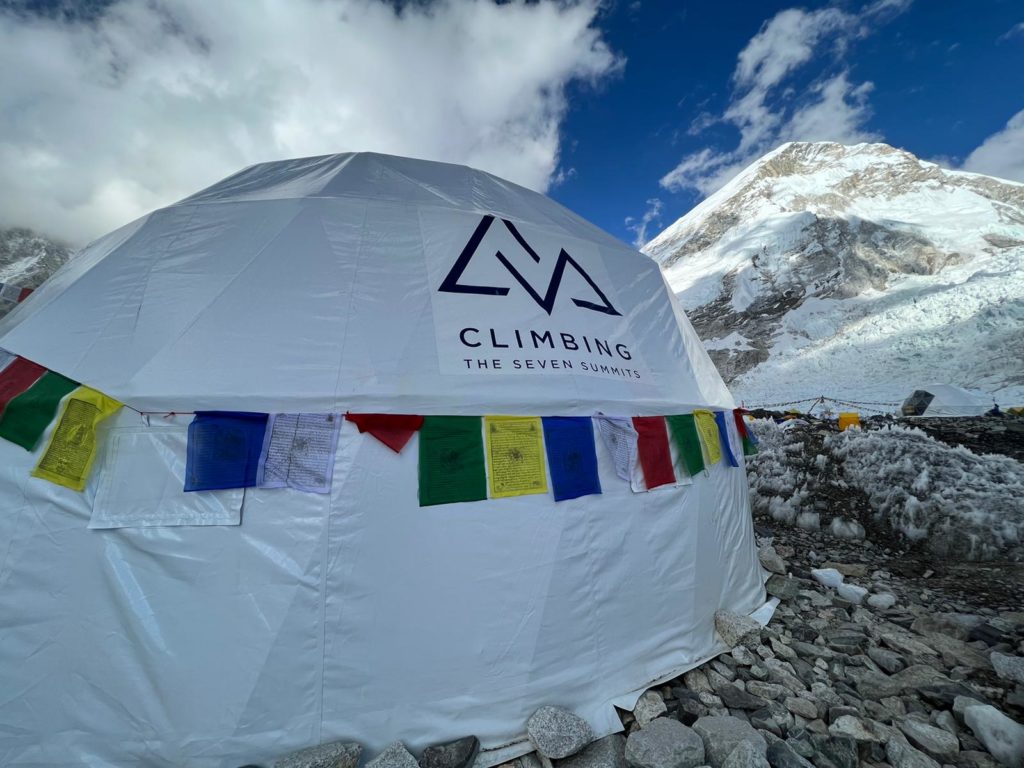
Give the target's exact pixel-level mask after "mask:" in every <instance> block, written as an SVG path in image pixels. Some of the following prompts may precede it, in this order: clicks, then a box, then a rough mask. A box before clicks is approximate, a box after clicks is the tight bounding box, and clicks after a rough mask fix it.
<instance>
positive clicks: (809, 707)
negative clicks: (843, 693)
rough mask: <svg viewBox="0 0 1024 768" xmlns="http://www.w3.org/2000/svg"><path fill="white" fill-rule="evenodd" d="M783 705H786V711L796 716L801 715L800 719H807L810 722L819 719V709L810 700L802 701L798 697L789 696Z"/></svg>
mask: <svg viewBox="0 0 1024 768" xmlns="http://www.w3.org/2000/svg"><path fill="white" fill-rule="evenodd" d="M782 703H783V704H784V705H785V707H786V709H788V710H789V711H790V712H792V713H793V714H794V715H800V717H805V718H807V719H808V720H814V719H816V718H817V717H818V708H817V706H815V704H814V702H813V701H810V700H809V699H802V698H800V697H798V696H789V697H787V698H786V700H785V701H783V702H782Z"/></svg>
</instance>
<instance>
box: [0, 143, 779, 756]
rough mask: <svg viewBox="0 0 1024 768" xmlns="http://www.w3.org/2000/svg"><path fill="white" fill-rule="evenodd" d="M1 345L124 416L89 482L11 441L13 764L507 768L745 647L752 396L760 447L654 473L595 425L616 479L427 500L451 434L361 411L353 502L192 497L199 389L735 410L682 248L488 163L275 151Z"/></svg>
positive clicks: (727, 428)
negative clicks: (620, 225)
mask: <svg viewBox="0 0 1024 768" xmlns="http://www.w3.org/2000/svg"><path fill="white" fill-rule="evenodd" d="M0 347H2V348H3V349H5V350H8V351H9V352H11V353H14V354H17V355H21V356H23V357H24V358H27V359H28V360H30V361H33V362H35V363H38V364H39V365H42V366H45V367H46V368H48V369H50V370H52V371H55V372H57V373H60V374H62V375H63V376H66V377H68V378H70V379H73V380H74V381H76V382H82V383H84V384H87V385H89V386H90V387H92V388H94V389H95V390H98V391H99V392H101V393H103V394H105V395H107V396H109V397H111V398H114V399H116V400H117V401H119V402H122V403H125V404H126V406H128V407H125V408H124V409H122V410H121V411H120V412H119V413H118V414H117V415H116V416H113V417H111V418H110V419H108V420H107V421H105V422H102V424H101V426H100V428H99V433H98V440H97V442H98V444H99V445H100V449H99V450H100V453H99V456H98V458H97V459H96V462H95V468H94V471H93V473H92V476H91V477H90V479H89V480H88V484H87V485H86V489H85V491H84V492H82V493H79V492H75V491H71V490H69V489H67V488H63V487H60V486H57V485H53V484H51V483H49V482H46V481H45V480H42V479H39V478H36V477H30V472H31V471H32V469H33V467H34V466H35V464H36V462H37V460H38V459H39V451H40V449H38V448H37V449H36V451H35V452H34V453H30V452H28V451H26V450H24V449H23V448H21V447H19V446H17V445H14V444H11V443H8V442H5V441H0V509H2V510H3V514H0V542H3V544H2V546H0V691H3V692H4V695H2V696H0V755H3V762H4V764H5V765H8V766H19V765H34V766H40V765H69V764H75V765H79V764H82V765H128V764H133V765H187V766H190V767H192V768H195V766H236V765H241V764H243V763H260V764H268V763H269V762H270V761H271V760H272V759H273V758H274V757H275V756H277V755H280V754H282V753H286V752H288V751H291V750H293V749H297V748H301V747H305V746H309V745H313V744H317V743H321V742H327V741H331V740H334V739H342V738H349V739H355V740H358V741H360V742H362V743H363V744H364V745H366V747H367V749H368V750H369V754H371V755H372V753H373V752H375V751H376V750H378V749H381V748H383V747H384V746H386V745H387V744H388V743H389V742H392V741H394V740H399V739H400V740H403V741H404V742H406V744H407V745H409V746H410V748H413V749H419V748H422V747H424V746H425V745H427V744H429V743H434V742H439V741H443V740H445V739H451V738H456V737H460V736H464V735H467V734H470V733H472V734H476V735H477V736H479V737H480V739H481V741H482V744H483V748H484V752H482V753H481V754H482V757H481V763H478V765H481V764H482V765H488V764H492V763H497V762H501V761H503V760H506V759H510V758H511V757H514V756H515V755H517V754H522V753H525V752H527V751H529V750H530V747H529V745H528V743H527V741H526V739H525V723H526V720H527V718H528V717H529V715H530V714H531V713H532V712H533V711H534V710H535V709H536V708H537V707H538V706H541V705H543V704H557V705H562V706H565V707H569V708H571V709H573V710H575V711H576V712H578V713H579V714H580V715H581V716H582V717H584V718H586V720H588V721H589V722H590V724H591V726H592V727H593V729H594V731H595V733H596V734H597V735H602V734H607V733H610V732H612V731H615V730H619V729H620V728H621V726H620V724H619V720H618V717H617V715H616V714H615V706H620V707H626V708H631V707H632V706H633V705H634V703H635V701H636V699H637V697H638V696H639V694H640V693H641V692H642V691H643V690H644V689H645V688H646V687H648V686H650V685H652V684H655V683H656V682H657V681H661V680H665V679H669V678H670V677H672V676H674V675H677V674H679V673H681V672H682V671H684V670H686V669H688V668H690V667H692V666H694V665H696V664H698V663H700V662H701V661H703V660H705V659H707V658H709V657H711V656H712V655H714V654H716V653H719V652H721V651H722V650H723V649H724V646H723V644H722V642H721V640H720V639H718V638H717V636H716V634H715V630H714V620H713V617H714V614H715V612H716V611H717V610H720V609H722V610H728V611H731V612H734V613H741V614H751V613H752V612H756V611H759V610H761V611H762V613H761V615H763V614H764V610H763V609H765V591H764V585H763V571H762V570H761V568H760V566H759V563H758V557H757V550H756V545H755V541H754V533H753V525H752V520H751V515H750V507H749V499H748V490H747V481H746V477H745V474H744V470H743V464H742V462H743V452H742V450H738V447H739V446H741V445H742V444H741V442H740V439H739V438H740V436H739V435H738V434H737V432H736V424H735V423H732V420H731V418H730V419H729V420H721V422H720V424H719V425H718V426H719V429H720V430H724V431H723V432H722V433H721V434H724V435H728V439H729V440H730V441H731V442H732V444H733V446H734V449H733V451H732V454H734V455H735V460H736V461H738V463H739V466H738V468H737V467H732V466H730V465H729V463H728V462H727V461H726V458H725V454H726V452H724V451H723V458H722V460H721V461H720V462H718V463H715V464H712V463H711V462H710V461H708V462H707V465H706V467H705V468H704V469H703V470H701V471H699V472H697V473H695V475H694V476H693V477H692V482H691V479H690V478H682V479H683V480H685V482H678V483H675V484H667V485H665V486H664V487H663V488H658V489H655V490H653V491H650V492H634V490H631V486H630V482H629V480H628V479H627V480H625V481H624V480H622V479H621V478H620V477H619V476H618V474H617V472H616V464H615V458H614V457H613V455H612V454H611V453H610V452H609V450H608V448H607V447H606V445H605V443H604V442H602V441H601V440H597V444H596V450H597V457H596V458H597V474H598V476H599V480H600V491H601V492H600V494H598V495H588V496H583V497H581V498H575V499H572V500H568V501H562V502H556V501H555V499H554V497H553V495H552V493H551V491H548V492H546V493H543V492H542V493H539V494H538V493H534V494H531V495H521V496H511V497H510V498H493V496H494V495H495V494H493V493H492V494H490V496H491V498H483V499H482V500H480V501H475V502H460V503H453V504H439V505H436V506H420V503H419V501H418V498H417V489H418V476H419V475H418V472H419V464H418V456H419V447H422V445H423V440H424V438H423V437H422V436H413V437H412V440H411V442H409V443H408V444H407V445H406V446H405V448H404V449H403V450H402V451H401V453H395V452H394V451H393V450H392V449H390V448H388V447H386V446H385V445H384V444H382V443H381V442H379V441H377V440H375V439H373V438H372V437H370V435H368V434H361V433H360V432H359V430H358V429H357V427H356V424H355V423H354V422H353V421H350V420H348V419H346V420H344V421H343V422H342V424H341V432H340V437H339V442H338V447H337V450H336V454H335V456H336V458H335V459H334V464H333V467H334V470H333V473H334V474H333V485H332V487H331V490H330V493H328V494H319V493H303V492H299V491H296V490H292V489H288V488H285V489H277V490H271V489H267V488H262V487H247V488H244V489H229V490H220V491H205V492H195V493H186V492H184V491H183V485H182V482H183V476H184V475H183V464H184V462H185V450H186V448H185V446H186V442H187V441H188V439H189V438H187V436H186V429H187V426H188V424H189V422H190V421H191V420H192V418H193V417H192V416H191V415H188V414H190V413H191V412H194V411H244V412H263V413H270V414H274V413H290V414H295V413H325V414H326V413H345V412H351V413H355V414H374V413H385V414H419V415H427V416H431V415H463V416H480V415H487V414H513V415H516V414H518V415H530V416H584V417H591V416H593V415H594V414H596V413H598V412H603V413H605V414H609V415H611V416H660V415H671V414H688V413H691V412H692V411H694V410H695V409H710V410H714V411H722V410H729V409H732V408H734V404H733V400H732V398H731V396H730V394H729V392H728V390H727V389H726V387H725V386H724V384H723V383H722V380H721V378H720V377H719V375H718V373H717V372H716V371H715V368H714V366H713V365H712V363H711V361H710V359H709V358H708V355H707V353H706V352H705V351H704V348H703V346H702V345H701V342H700V340H699V339H698V338H697V336H696V334H695V333H694V331H693V329H692V327H691V325H690V323H689V321H688V320H687V319H686V317H685V316H684V314H683V312H682V310H681V309H680V307H679V305H678V303H677V302H676V300H675V298H674V296H673V295H672V293H671V292H670V291H669V290H668V288H667V286H666V284H665V282H664V280H663V279H662V275H661V272H660V271H659V269H658V265H657V264H655V262H653V261H652V260H650V259H648V258H646V257H644V256H642V255H641V254H639V253H637V252H636V251H634V250H632V249H630V248H629V247H627V246H626V245H624V244H623V243H622V242H620V241H618V240H616V239H614V238H612V237H611V236H610V235H607V234H605V233H604V232H602V231H601V230H599V229H598V228H596V227H595V226H593V225H591V224H589V223H587V222H586V221H584V220H583V219H581V218H579V217H578V216H576V215H575V214H573V213H571V212H570V211H568V210H566V209H565V208H563V207H562V206H560V205H558V204H556V203H555V202H553V201H552V200H550V199H548V198H546V197H544V196H542V195H540V194H537V193H535V192H531V191H529V190H527V189H524V188H522V187H519V186H516V185H515V184H512V183H509V182H506V181H503V180H502V179H499V178H497V177H495V176H492V175H490V174H487V173H482V172H479V171H475V170H472V169H469V168H465V167H461V166H454V165H447V164H441V163H433V162H424V161H418V160H409V159H404V158H398V157H388V156H383V155H376V154H347V155H335V156H328V157H316V158H306V159H302V160H292V161H287V162H274V163H267V164H264V165H258V166H255V167H252V168H249V169H247V170H244V171H242V172H240V173H238V174H236V175H234V176H232V177H230V178H228V179H226V180H224V181H222V182H220V183H218V184H216V185H214V186H212V187H210V188H208V189H206V190H204V191H201V192H199V193H198V194H195V195H193V196H192V197H189V198H187V199H185V200H183V201H181V202H179V203H177V204H175V205H171V206H170V207H168V208H164V209H162V210H158V211H155V212H153V213H150V214H149V215H147V216H145V217H143V218H142V219H140V220H138V221H136V222H134V223H132V224H129V225H127V226H126V227H124V228H122V229H120V230H118V231H116V232H114V233H113V234H110V235H108V236H106V237H104V238H103V239H101V240H99V241H97V242H95V243H93V244H92V245H90V246H89V247H87V248H86V249H85V250H84V251H83V252H82V253H80V254H79V255H77V256H76V257H74V258H73V259H72V260H71V261H70V262H69V263H67V264H66V265H65V266H64V267H63V268H62V269H61V270H59V271H58V272H57V273H56V274H55V275H54V276H53V277H52V278H51V279H50V280H48V281H47V282H46V283H44V284H43V285H42V286H41V287H40V288H39V289H38V290H37V291H36V292H35V294H33V295H32V296H31V297H30V298H29V299H28V300H27V301H26V302H25V303H24V304H21V305H19V306H18V307H17V308H16V309H15V310H14V311H12V312H11V313H10V314H9V315H8V316H7V317H6V318H4V320H3V321H2V322H0ZM140 412H145V413H140ZM728 415H729V416H730V417H732V416H733V414H732V413H729V414H728ZM716 420H717V417H716ZM586 423H587V424H590V421H589V418H588V419H587V420H586ZM690 423H691V424H692V420H691V422H690ZM708 423H710V424H711V425H712V426H711V428H712V430H713V429H714V424H715V421H710V422H708ZM662 434H664V431H662ZM475 439H477V440H479V439H480V435H479V434H477V435H476V438H475ZM44 442H45V441H44ZM549 447H550V444H549ZM442 458H443V457H442ZM456 458H458V456H456ZM520 458H521V457H520ZM535 458H536V457H535ZM699 458H700V457H699V452H698V455H697V459H699ZM480 466H481V468H482V466H483V465H482V463H481V465H480ZM444 468H445V466H444V465H442V469H444ZM456 469H458V467H456ZM425 471H432V469H431V467H430V466H428V467H427V469H426V470H425ZM677 471H678V470H677ZM443 479H444V478H442V480H443ZM420 487H422V486H420ZM478 498H480V497H479V496H478ZM211 522H212V523H220V524H219V525H210V524H209V523H211ZM239 522H240V524H239ZM90 526H92V527H90ZM767 610H768V611H769V612H770V608H768V609H767Z"/></svg>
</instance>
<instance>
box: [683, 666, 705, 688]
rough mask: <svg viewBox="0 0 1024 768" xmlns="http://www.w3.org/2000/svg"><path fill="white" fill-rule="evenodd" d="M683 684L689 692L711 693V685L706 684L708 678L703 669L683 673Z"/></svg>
mask: <svg viewBox="0 0 1024 768" xmlns="http://www.w3.org/2000/svg"><path fill="white" fill-rule="evenodd" d="M683 682H684V683H685V684H686V687H687V688H689V689H690V690H691V691H695V692H697V693H700V692H701V691H705V692H707V693H711V692H712V689H711V683H710V682H708V676H707V674H705V672H704V670H703V669H691V670H690V671H689V672H684V673H683Z"/></svg>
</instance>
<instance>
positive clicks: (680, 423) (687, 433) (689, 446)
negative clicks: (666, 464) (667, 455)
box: [665, 413, 704, 476]
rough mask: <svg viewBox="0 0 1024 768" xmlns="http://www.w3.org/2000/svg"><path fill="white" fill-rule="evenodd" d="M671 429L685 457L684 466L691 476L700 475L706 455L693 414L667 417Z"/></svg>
mask: <svg viewBox="0 0 1024 768" xmlns="http://www.w3.org/2000/svg"><path fill="white" fill-rule="evenodd" d="M665 420H666V421H668V426H669V429H670V430H671V431H672V439H673V440H674V441H675V443H676V447H677V448H678V449H679V454H680V455H681V456H682V457H683V464H685V465H686V471H687V472H689V473H690V475H691V476H693V475H696V474H698V473H699V472H701V471H703V469H704V454H703V452H702V451H701V449H700V437H698V436H697V425H696V424H695V423H694V421H693V414H692V413H681V414H678V415H676V416H666V417H665Z"/></svg>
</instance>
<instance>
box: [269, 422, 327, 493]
mask: <svg viewBox="0 0 1024 768" xmlns="http://www.w3.org/2000/svg"><path fill="white" fill-rule="evenodd" d="M341 422H342V418H341V414H340V413H272V414H270V416H269V417H268V419H267V428H266V433H265V435H264V437H263V449H262V450H261V452H260V459H259V466H258V468H257V470H256V485H257V486H259V487H260V488H294V489H296V490H298V491H305V492H306V493H330V492H331V480H332V478H333V476H334V453H335V451H336V449H337V447H338V433H339V432H340V431H341Z"/></svg>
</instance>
